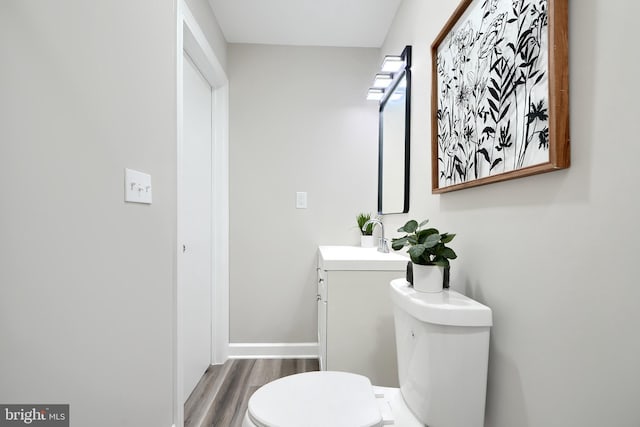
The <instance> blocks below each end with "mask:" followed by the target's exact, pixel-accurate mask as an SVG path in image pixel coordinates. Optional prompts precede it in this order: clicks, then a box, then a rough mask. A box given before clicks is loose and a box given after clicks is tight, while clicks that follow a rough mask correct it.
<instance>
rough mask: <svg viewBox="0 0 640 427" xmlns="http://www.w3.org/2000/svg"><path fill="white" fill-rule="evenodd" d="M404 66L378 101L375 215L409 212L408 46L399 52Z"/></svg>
mask: <svg viewBox="0 0 640 427" xmlns="http://www.w3.org/2000/svg"><path fill="white" fill-rule="evenodd" d="M401 58H402V60H403V62H404V65H403V67H402V68H401V69H400V70H398V71H397V72H395V73H394V74H393V80H392V82H391V84H390V85H389V87H388V88H387V89H386V90H385V93H384V97H383V98H382V100H381V102H380V114H379V131H378V139H379V142H378V144H379V145H378V213H379V214H381V215H385V214H397V213H407V212H409V163H410V134H411V46H407V47H405V48H404V50H403V51H402V55H401Z"/></svg>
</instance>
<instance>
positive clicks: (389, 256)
mask: <svg viewBox="0 0 640 427" xmlns="http://www.w3.org/2000/svg"><path fill="white" fill-rule="evenodd" d="M318 252H319V255H320V256H319V261H318V266H319V267H320V269H321V270H386V271H405V270H406V268H407V262H408V261H409V257H408V256H407V255H406V253H404V252H394V251H393V250H391V251H390V252H389V253H386V254H385V253H382V252H378V249H377V248H361V247H360V246H320V247H319V248H318Z"/></svg>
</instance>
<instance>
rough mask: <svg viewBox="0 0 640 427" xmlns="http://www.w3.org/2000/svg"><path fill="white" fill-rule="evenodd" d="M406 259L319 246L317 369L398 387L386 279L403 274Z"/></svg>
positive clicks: (357, 248)
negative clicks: (349, 374)
mask: <svg viewBox="0 0 640 427" xmlns="http://www.w3.org/2000/svg"><path fill="white" fill-rule="evenodd" d="M407 261H408V258H407V257H405V256H403V255H400V254H398V253H393V252H392V253H388V254H383V253H381V252H377V250H376V249H375V248H360V247H351V246H320V247H319V251H318V343H319V350H320V369H321V370H332V371H347V372H353V373H357V374H361V375H365V376H367V377H369V379H370V380H371V382H372V383H373V384H375V385H379V386H386V387H398V372H397V363H396V344H395V332H394V323H393V310H392V304H391V297H390V291H389V286H390V285H389V283H390V282H391V280H393V279H398V278H402V277H404V276H405V271H406V267H407Z"/></svg>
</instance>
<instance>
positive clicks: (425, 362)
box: [391, 279, 492, 427]
mask: <svg viewBox="0 0 640 427" xmlns="http://www.w3.org/2000/svg"><path fill="white" fill-rule="evenodd" d="M391 299H392V301H393V306H394V319H395V330H396V349H397V353H398V377H399V381H400V390H401V392H402V396H403V397H404V400H405V402H406V403H407V406H409V408H410V409H411V411H413V413H414V414H415V415H416V417H418V419H419V420H420V421H421V422H423V423H424V424H426V425H427V426H434V427H482V426H483V425H484V409H485V400H486V389H487V365H488V359H489V330H490V328H491V325H492V315H491V309H490V308H489V307H487V306H485V305H482V304H480V303H479V302H477V301H474V300H472V299H471V298H468V297H466V296H464V295H462V294H460V293H458V292H455V291H452V290H444V291H442V292H438V293H427V292H417V291H415V290H414V289H413V287H410V286H409V285H408V283H407V282H406V281H405V280H404V279H398V280H394V281H392V282H391Z"/></svg>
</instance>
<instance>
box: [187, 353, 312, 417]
mask: <svg viewBox="0 0 640 427" xmlns="http://www.w3.org/2000/svg"><path fill="white" fill-rule="evenodd" d="M317 370H318V361H317V360H316V359H233V360H228V361H227V362H226V363H225V364H224V365H214V366H210V367H209V369H207V371H206V372H205V373H204V375H203V377H202V378H201V379H200V381H199V382H198V385H197V386H196V388H195V389H194V390H193V392H192V393H191V395H190V396H189V398H188V399H187V401H186V402H185V404H184V416H185V422H184V425H185V427H242V419H243V417H244V413H245V411H246V410H247V404H248V402H249V398H250V397H251V395H252V394H253V393H254V392H255V391H256V390H257V389H258V388H260V387H261V386H262V385H264V384H266V383H268V382H271V381H273V380H275V379H278V378H282V377H286V376H287V375H293V374H298V373H302V372H309V371H317Z"/></svg>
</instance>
